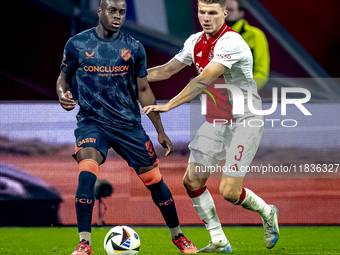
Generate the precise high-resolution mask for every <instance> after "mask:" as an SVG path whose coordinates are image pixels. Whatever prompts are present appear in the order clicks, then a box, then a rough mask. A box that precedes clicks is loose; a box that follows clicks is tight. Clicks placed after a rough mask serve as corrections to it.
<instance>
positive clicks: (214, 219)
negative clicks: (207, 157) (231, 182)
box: [183, 162, 231, 253]
mask: <svg viewBox="0 0 340 255" xmlns="http://www.w3.org/2000/svg"><path fill="white" fill-rule="evenodd" d="M197 169H205V168H204V166H203V165H202V164H199V163H194V162H190V163H189V164H188V167H187V170H186V173H185V175H184V178H183V184H184V187H185V188H186V190H187V192H188V195H189V197H190V198H191V200H192V203H193V205H194V209H195V211H196V212H197V214H198V216H199V217H200V219H201V220H202V221H203V222H204V224H205V226H206V228H207V230H208V231H209V234H210V236H211V241H210V243H209V244H208V245H207V246H206V247H204V248H202V249H201V250H199V251H198V252H199V253H212V252H218V253H222V252H223V253H224V252H231V245H230V243H229V241H228V239H227V238H226V236H225V234H224V232H223V230H222V226H221V222H220V220H219V218H218V216H217V213H216V208H215V204H214V201H213V199H212V197H211V194H210V193H209V191H208V189H207V187H206V186H205V184H206V181H207V179H208V178H209V176H210V172H202V171H197Z"/></svg>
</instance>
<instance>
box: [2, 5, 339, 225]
mask: <svg viewBox="0 0 340 255" xmlns="http://www.w3.org/2000/svg"><path fill="white" fill-rule="evenodd" d="M98 2H99V1H98V0H49V1H43V0H17V1H15V4H13V2H10V1H4V2H2V3H1V12H2V13H1V14H2V15H1V18H0V19H1V21H2V24H4V25H3V28H2V29H3V39H2V40H1V45H2V52H1V55H2V56H3V57H2V59H3V60H2V61H1V63H0V86H1V91H2V93H1V94H0V120H1V122H0V226H14V225H19V226H25V225H29V226H32V225H33V226H37V225H51V224H54V225H75V224H76V215H75V210H74V202H73V201H74V194H75V189H76V182H77V164H76V162H75V161H74V160H73V159H72V158H71V156H70V155H71V154H72V153H73V144H74V137H73V129H74V128H75V126H76V125H75V114H76V111H72V112H66V111H64V110H62V108H61V107H60V106H59V104H58V102H57V95H56V93H55V82H56V79H57V77H58V75H59V65H60V62H61V59H62V53H63V48H64V45H65V43H66V41H67V40H68V38H69V37H70V36H72V35H74V34H76V33H78V32H80V31H82V30H84V29H87V28H90V27H93V26H96V24H97V16H96V10H97V6H98ZM126 2H127V4H128V14H127V20H126V22H125V25H124V26H123V29H122V30H123V31H124V32H126V33H128V34H131V35H132V36H134V37H135V38H137V39H138V40H140V41H141V42H142V43H143V45H144V47H145V48H146V51H147V57H148V67H152V66H155V65H158V64H163V63H164V62H166V61H168V60H170V59H171V58H172V56H173V55H174V54H176V53H177V52H178V50H179V49H180V48H181V47H182V45H183V42H184V40H185V39H186V38H187V37H188V36H189V35H191V34H192V33H194V32H197V31H200V25H199V23H198V20H197V18H196V12H197V3H196V2H197V1H196V0H126ZM245 4H246V8H247V11H246V19H247V20H248V21H249V23H250V24H251V25H254V26H257V27H259V28H261V29H262V30H263V31H264V32H265V34H266V36H267V38H268V42H269V48H270V55H271V73H270V79H269V81H268V83H267V84H266V85H265V87H264V88H263V89H261V91H260V94H261V96H262V97H263V101H264V102H265V104H264V107H265V108H269V107H270V106H271V90H272V87H287V86H289V87H304V88H307V89H308V90H310V92H311V93H312V100H311V102H310V103H309V104H307V105H306V108H307V109H308V110H309V111H310V112H311V113H312V116H304V115H303V114H302V113H301V112H300V111H299V110H298V109H297V108H296V107H291V108H289V109H288V113H289V114H288V115H287V116H286V117H285V119H295V120H297V121H298V123H299V124H298V126H297V127H295V128H284V127H282V126H281V125H275V127H273V128H272V127H271V126H270V123H269V122H268V123H266V126H265V131H264V135H263V139H262V142H261V146H260V149H259V151H258V153H257V155H256V157H255V160H254V162H253V165H261V164H263V165H268V164H271V165H277V166H279V165H290V164H294V165H297V166H299V165H301V164H309V165H310V164H327V165H328V166H329V165H330V164H339V163H340V160H339V155H340V138H339V135H338V134H339V131H340V128H339V123H340V117H339V112H340V109H339V108H340V104H339V99H340V85H339V79H337V78H338V77H340V48H339V41H340V33H339V32H340V31H339V26H338V20H339V17H338V13H339V11H340V2H339V1H338V0H324V1H322V2H320V1H317V0H299V1H295V0H287V1H284V3H282V2H281V1H271V0H247V1H245ZM195 75H196V70H195V69H194V67H191V68H187V69H186V70H184V71H182V72H181V73H180V74H178V75H176V76H175V77H173V78H171V80H169V81H166V82H162V83H154V84H151V86H152V89H153V91H154V93H155V96H156V98H157V99H158V100H159V101H160V102H162V100H168V99H170V98H172V97H173V96H175V95H176V94H177V93H178V92H179V91H180V90H181V89H182V88H183V86H184V85H186V84H187V82H188V81H189V80H190V79H189V77H195ZM197 109H199V104H190V105H189V104H187V105H185V106H183V107H180V108H178V109H175V110H174V111H172V112H170V113H167V114H163V115H162V119H163V123H164V126H165V128H166V130H167V133H168V135H169V137H170V138H171V139H172V140H173V142H174V147H175V153H174V155H172V156H171V157H169V158H165V157H163V156H162V155H163V154H164V151H163V150H162V149H161V148H160V147H159V146H158V147H157V148H156V149H157V152H158V154H159V156H160V157H161V170H162V173H163V177H164V179H165V181H166V182H167V183H168V185H169V187H170V189H171V190H172V192H173V195H174V198H175V200H176V204H177V207H178V212H179V216H180V220H181V223H182V224H184V225H185V224H188V225H195V224H201V222H200V220H199V218H198V216H197V215H196V213H195V212H194V210H193V208H192V204H191V201H190V199H189V198H188V196H187V195H186V193H185V190H184V188H183V187H182V176H183V174H184V171H185V168H186V163H187V158H188V149H187V144H188V142H189V141H190V139H191V138H192V135H193V134H194V132H195V130H197V127H198V126H199V124H200V123H201V122H202V121H203V119H202V118H196V117H197V116H200V115H199V114H193V113H194V112H193V111H197ZM279 109H280V107H278V110H277V111H276V112H275V113H274V114H273V115H271V116H270V118H271V119H281V120H282V119H283V118H282V116H280V111H279ZM194 116H195V117H194ZM193 117H194V118H193ZM201 117H202V116H201ZM143 124H144V126H145V129H146V131H147V133H148V134H149V135H150V137H151V139H152V140H153V141H154V144H155V145H156V143H157V138H156V134H155V131H154V130H153V128H152V125H151V123H150V122H149V121H148V120H147V118H144V117H143ZM339 173H340V169H338V172H337V173H329V174H323V175H313V174H297V175H294V174H274V175H265V176H263V175H254V174H250V175H248V178H246V180H245V186H247V187H249V188H251V189H253V190H254V191H255V192H256V193H258V194H259V195H260V196H261V197H263V198H264V199H265V200H266V201H267V202H268V203H274V204H275V205H277V206H278V208H279V209H280V223H281V224H284V225H339V224H340V178H339V177H340V174H339ZM213 177H214V176H213ZM216 177H218V176H216ZM99 179H107V180H108V181H110V182H111V183H112V184H113V189H114V193H113V195H112V196H110V197H108V198H104V199H103V212H102V215H101V216H102V217H101V218H102V220H103V221H104V223H105V224H108V225H114V224H128V225H163V221H162V219H161V216H160V214H159V212H158V211H157V210H155V207H154V205H153V202H152V200H151V197H150V196H149V193H148V191H147V190H146V189H145V188H144V186H143V185H142V183H140V181H139V179H138V178H137V176H135V173H134V171H133V170H131V169H129V168H128V166H127V164H126V163H125V162H124V161H122V160H121V159H120V158H119V157H117V156H116V155H115V153H113V152H111V153H110V155H109V158H108V160H107V162H106V163H105V164H104V165H103V166H102V167H101V170H100V174H99ZM208 186H209V189H210V190H211V192H212V194H213V197H214V199H215V204H216V206H217V210H218V213H219V215H220V219H221V222H222V223H223V224H225V225H258V224H260V223H261V220H260V218H259V217H258V216H257V215H256V214H254V213H251V212H247V211H245V210H242V209H240V208H237V207H234V206H232V205H229V204H228V203H226V202H224V201H223V199H221V197H220V196H219V193H218V178H212V179H211V180H209V182H208ZM131 208H133V209H131ZM22 210H26V211H27V212H29V213H27V215H26V216H23V215H22V213H21V212H22ZM141 212H143V213H141ZM19 215H21V216H20V217H21V220H20V221H18V220H17V219H18V216H19ZM34 215H36V216H37V215H38V217H34ZM93 222H94V224H98V204H97V205H96V207H95V214H94V219H93Z"/></svg>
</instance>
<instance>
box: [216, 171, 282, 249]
mask: <svg viewBox="0 0 340 255" xmlns="http://www.w3.org/2000/svg"><path fill="white" fill-rule="evenodd" d="M219 190H220V193H221V195H222V196H223V198H224V199H226V200H227V201H229V202H231V203H233V204H235V205H241V206H242V207H243V208H244V209H247V210H250V211H255V212H257V213H258V214H259V215H260V216H261V218H262V220H263V227H264V236H265V244H266V247H267V248H268V249H271V248H273V247H274V246H275V244H276V243H277V241H278V239H279V235H280V233H279V226H278V215H279V211H278V209H277V208H276V207H275V206H273V205H268V204H266V202H265V201H264V200H263V199H262V198H260V197H259V196H257V195H256V194H255V193H254V192H253V191H251V190H249V189H247V188H243V178H235V177H231V176H227V175H223V178H222V179H221V183H220V187H219Z"/></svg>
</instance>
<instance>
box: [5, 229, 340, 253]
mask: <svg viewBox="0 0 340 255" xmlns="http://www.w3.org/2000/svg"><path fill="white" fill-rule="evenodd" d="M133 229H134V230H135V231H136V232H137V233H138V234H139V236H140V239H141V249H140V251H139V253H138V254H139V255H143V254H145V255H153V254H157V255H162V254H181V253H180V251H179V250H178V249H177V248H176V247H175V246H174V245H173V244H172V242H171V240H170V234H169V231H168V230H167V229H166V228H164V227H149V228H145V227H133ZM108 230H109V228H93V230H92V242H93V246H92V248H93V255H105V254H106V253H105V251H104V249H103V240H104V237H105V235H106V233H107V231H108ZM182 230H183V232H184V234H185V235H186V236H187V237H188V238H189V239H191V240H192V241H193V242H194V243H195V244H196V246H197V248H202V247H203V246H205V245H206V244H208V241H209V234H208V232H207V231H206V230H205V228H204V227H182ZM224 232H225V233H226V235H227V237H228V239H229V240H230V242H231V244H232V247H233V254H340V227H339V226H334V227H281V228H280V233H281V236H280V240H279V242H278V244H277V245H276V247H275V248H273V249H271V250H268V249H266V248H265V245H264V238H263V229H262V227H225V228H224ZM77 242H78V232H77V229H76V228H74V227H61V228H59V227H51V228H0V254H1V255H9V254H11V255H19V254H20V255H22V254H25V255H30V254H32V255H33V254H34V255H37V254H38V255H45V254H50V255H53V254H62V255H70V254H71V253H72V252H73V250H74V248H75V245H76V244H77Z"/></svg>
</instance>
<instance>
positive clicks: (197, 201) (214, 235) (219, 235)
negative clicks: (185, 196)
mask: <svg viewBox="0 0 340 255" xmlns="http://www.w3.org/2000/svg"><path fill="white" fill-rule="evenodd" d="M191 200H192V203H193V204H194V209H195V210H196V212H197V214H198V216H199V217H200V219H201V220H202V221H203V222H204V223H205V227H206V229H207V230H208V231H209V234H210V237H211V241H212V242H214V243H217V242H219V241H221V240H223V241H224V240H227V238H226V236H225V234H224V232H223V230H222V226H221V222H220V220H219V218H218V216H217V213H216V208H215V204H214V200H213V199H212V197H211V195H210V192H209V191H208V190H207V189H206V190H205V191H204V192H203V193H202V194H201V195H200V196H198V197H192V198H191Z"/></svg>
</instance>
